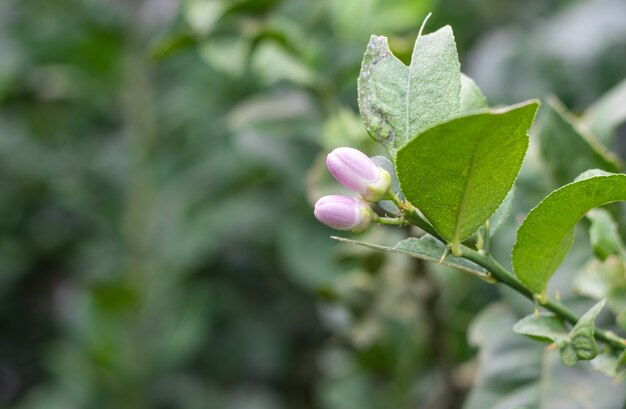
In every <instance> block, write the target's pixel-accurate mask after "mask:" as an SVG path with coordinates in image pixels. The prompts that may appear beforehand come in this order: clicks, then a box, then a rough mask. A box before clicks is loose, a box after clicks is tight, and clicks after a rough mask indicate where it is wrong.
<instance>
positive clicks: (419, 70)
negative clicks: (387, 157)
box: [358, 26, 461, 157]
mask: <svg viewBox="0 0 626 409" xmlns="http://www.w3.org/2000/svg"><path fill="white" fill-rule="evenodd" d="M460 70H461V68H460V64H459V59H458V55H457V52H456V44H455V42H454V36H453V34H452V29H451V28H450V27H449V26H445V27H443V28H441V29H439V30H437V31H436V32H434V33H432V34H428V35H424V36H418V38H417V40H416V41H415V47H414V49H413V55H412V57H411V64H410V65H409V66H408V67H407V66H406V65H404V64H403V63H402V62H401V61H400V60H399V59H397V58H396V57H395V56H394V55H393V54H392V52H391V50H390V49H389V45H388V44H387V38H386V37H382V36H372V38H371V39H370V42H369V44H368V46H367V50H366V52H365V55H364V56H363V62H362V64H361V72H360V74H359V81H358V93H359V111H360V112H361V117H362V118H363V123H364V124H365V129H366V130H367V132H368V133H369V134H370V135H371V137H372V138H374V139H375V140H376V141H378V142H380V143H381V144H383V145H384V146H385V147H386V148H387V150H388V151H389V153H390V154H391V156H392V157H393V156H394V155H395V152H396V150H397V149H399V148H400V147H402V146H404V145H405V144H406V143H407V142H408V141H410V140H411V139H412V138H414V137H415V136H416V135H418V134H420V133H421V132H423V131H424V130H426V129H428V128H430V127H432V126H434V125H436V124H438V123H441V122H444V121H446V120H448V119H450V118H452V117H454V116H456V115H457V114H458V113H459V106H460V93H461V76H460V72H461V71H460Z"/></svg>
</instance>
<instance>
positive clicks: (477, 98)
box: [461, 73, 488, 113]
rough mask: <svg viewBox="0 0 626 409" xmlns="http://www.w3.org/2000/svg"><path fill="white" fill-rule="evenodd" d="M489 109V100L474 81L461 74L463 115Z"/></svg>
mask: <svg viewBox="0 0 626 409" xmlns="http://www.w3.org/2000/svg"><path fill="white" fill-rule="evenodd" d="M483 108H488V105H487V98H485V96H484V95H483V93H482V92H481V90H480V88H478V85H476V83H475V82H474V80H473V79H471V78H470V77H468V76H467V75H465V74H463V73H461V113H465V112H470V111H476V110H479V109H483Z"/></svg>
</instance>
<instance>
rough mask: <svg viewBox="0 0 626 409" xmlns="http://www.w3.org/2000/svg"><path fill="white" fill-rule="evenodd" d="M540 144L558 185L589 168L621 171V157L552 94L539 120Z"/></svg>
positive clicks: (547, 165) (549, 169)
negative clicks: (583, 127)
mask: <svg viewBox="0 0 626 409" xmlns="http://www.w3.org/2000/svg"><path fill="white" fill-rule="evenodd" d="M539 123H540V124H541V126H540V127H539V134H538V139H539V145H540V149H541V154H542V156H543V157H544V158H545V165H546V167H547V169H548V171H549V172H550V174H551V176H552V179H553V182H554V183H555V185H556V186H562V185H564V184H566V183H569V182H570V181H572V180H573V179H574V178H575V177H576V176H577V175H579V174H580V173H581V172H584V171H586V170H587V169H596V168H597V169H602V170H606V171H609V172H619V171H620V169H621V164H620V161H619V159H618V158H617V157H616V156H615V155H614V154H612V153H610V152H609V151H608V150H607V149H606V148H605V147H604V146H602V145H601V144H600V143H598V142H597V141H595V140H594V138H593V137H591V136H590V135H588V134H586V133H584V132H583V131H581V130H580V129H579V128H578V127H577V126H576V125H575V118H573V117H572V115H571V114H570V113H569V112H567V109H566V108H565V107H564V106H563V104H562V103H561V102H560V101H559V100H558V99H557V98H555V97H549V98H548V100H547V104H546V107H545V109H544V110H543V113H542V116H541V120H540V122H539Z"/></svg>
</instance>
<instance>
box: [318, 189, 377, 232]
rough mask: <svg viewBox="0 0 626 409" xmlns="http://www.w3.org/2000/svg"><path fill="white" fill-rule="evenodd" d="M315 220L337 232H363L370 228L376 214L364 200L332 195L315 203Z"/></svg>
mask: <svg viewBox="0 0 626 409" xmlns="http://www.w3.org/2000/svg"><path fill="white" fill-rule="evenodd" d="M314 214H315V218H316V219H317V220H319V221H320V222H322V223H324V224H325V225H327V226H330V227H332V228H333V229H337V230H351V231H353V232H357V233H358V232H362V231H364V230H365V229H367V228H368V226H369V225H370V223H371V221H372V219H373V217H374V212H372V209H371V208H370V205H369V204H368V203H367V202H366V201H365V200H363V199H360V198H359V199H354V198H351V197H345V196H338V195H330V196H324V197H322V198H321V199H320V200H318V201H317V203H315V210H314Z"/></svg>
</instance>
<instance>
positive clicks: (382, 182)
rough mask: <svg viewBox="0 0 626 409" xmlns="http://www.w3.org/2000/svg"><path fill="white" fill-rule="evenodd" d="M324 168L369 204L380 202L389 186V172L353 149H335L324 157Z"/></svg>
mask: <svg viewBox="0 0 626 409" xmlns="http://www.w3.org/2000/svg"><path fill="white" fill-rule="evenodd" d="M326 166H327V167H328V170H329V171H330V173H331V174H332V175H333V177H334V178H335V179H337V181H338V182H339V183H341V184H342V185H344V186H345V187H347V188H348V189H350V190H353V191H355V192H357V193H360V194H361V196H363V198H364V199H365V200H367V201H370V202H378V201H380V200H382V199H383V198H384V197H385V194H386V193H387V189H389V185H390V184H391V176H390V175H389V172H387V171H386V170H385V169H383V168H381V167H378V166H376V164H375V163H374V161H372V160H371V159H370V158H369V157H368V156H367V155H365V154H364V153H363V152H361V151H359V150H357V149H354V148H345V147H344V148H337V149H335V150H334V151H332V152H331V153H329V154H328V156H327V157H326Z"/></svg>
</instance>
